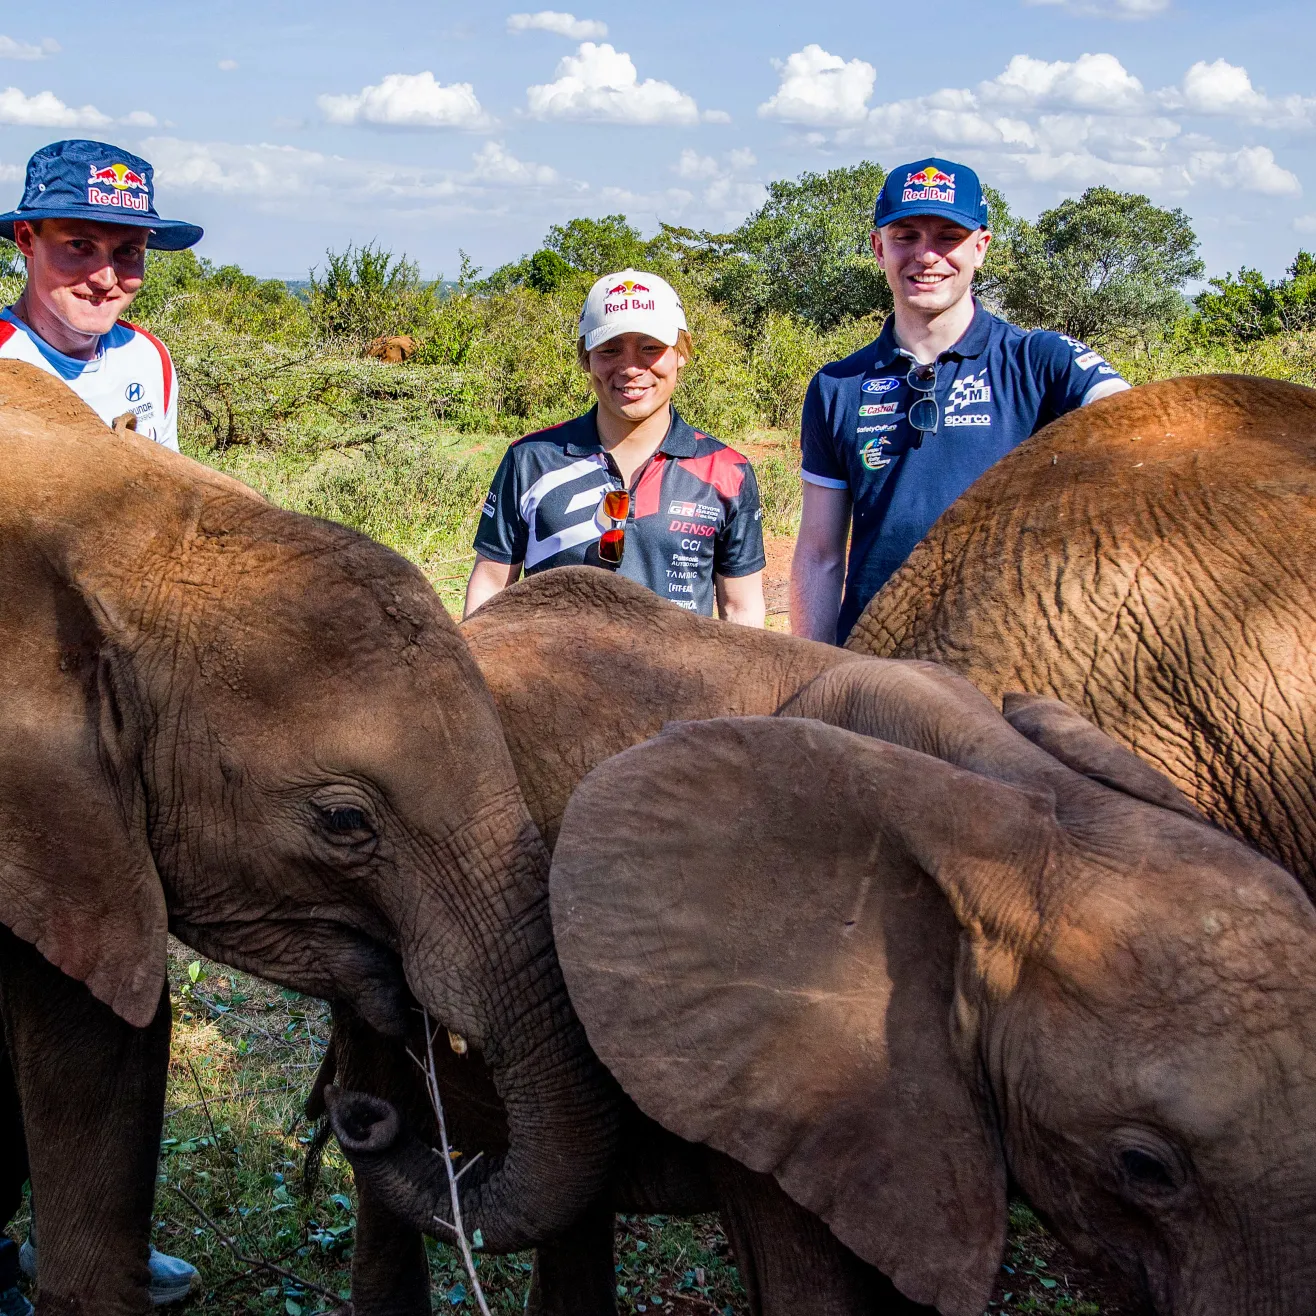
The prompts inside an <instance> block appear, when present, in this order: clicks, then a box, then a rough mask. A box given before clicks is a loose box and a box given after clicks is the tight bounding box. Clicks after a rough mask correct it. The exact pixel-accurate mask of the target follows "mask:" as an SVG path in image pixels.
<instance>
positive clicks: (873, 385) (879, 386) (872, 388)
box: [864, 379, 900, 393]
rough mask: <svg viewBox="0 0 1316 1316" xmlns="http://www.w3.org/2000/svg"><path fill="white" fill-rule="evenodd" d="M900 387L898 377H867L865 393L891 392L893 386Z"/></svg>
mask: <svg viewBox="0 0 1316 1316" xmlns="http://www.w3.org/2000/svg"><path fill="white" fill-rule="evenodd" d="M899 387H900V380H898V379H865V380H864V392H865V393H890V392H891V390H892V389H893V388H899Z"/></svg>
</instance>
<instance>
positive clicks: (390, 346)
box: [366, 334, 416, 366]
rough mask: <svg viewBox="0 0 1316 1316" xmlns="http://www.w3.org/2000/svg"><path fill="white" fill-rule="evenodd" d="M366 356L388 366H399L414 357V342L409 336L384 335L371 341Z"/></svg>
mask: <svg viewBox="0 0 1316 1316" xmlns="http://www.w3.org/2000/svg"><path fill="white" fill-rule="evenodd" d="M366 355H367V356H372V357H374V358H375V359H376V360H377V361H383V362H386V363H387V364H388V365H394V366H396V365H401V364H402V362H404V361H409V360H410V359H411V358H412V357H413V356H415V355H416V340H415V339H414V338H413V337H412V336H411V335H410V334H392V335H389V334H385V335H384V336H383V337H381V338H375V339H372V340H371V343H370V346H369V347H367V348H366Z"/></svg>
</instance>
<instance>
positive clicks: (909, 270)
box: [872, 215, 992, 317]
mask: <svg viewBox="0 0 1316 1316" xmlns="http://www.w3.org/2000/svg"><path fill="white" fill-rule="evenodd" d="M991 240H992V235H991V234H990V233H989V232H988V231H987V230H986V229H985V228H980V229H967V228H965V227H964V226H963V225H962V224H957V223H955V221H954V220H951V219H943V218H940V217H939V216H937V215H914V216H911V217H910V218H908V219H897V220H895V221H894V222H893V223H890V224H887V225H886V226H885V227H884V228H881V229H875V230H874V232H873V236H872V243H873V255H874V256H876V257H877V263H878V264H879V265H880V266H881V267H882V269H883V270H884V271H885V272H886V277H887V282H888V283H889V284H890V285H891V294H892V296H893V297H894V298H895V301H896V305H897V306H901V307H904V308H905V309H907V310H910V311H913V312H914V313H915V314H917V315H920V316H925V317H932V316H935V315H940V314H941V313H942V312H943V311H946V310H949V309H950V308H951V307H952V306H954V305H956V304H957V303H958V302H959V301H961V300H962V299H963V298H964V297H965V296H967V295H968V292H969V289H970V287H971V286H972V285H973V276H974V274H975V273H976V272H977V271H978V270H979V269H980V268H981V266H982V263H983V261H984V260H985V259H986V257H987V247H988V246H989V244H990V243H991Z"/></svg>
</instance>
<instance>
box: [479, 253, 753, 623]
mask: <svg viewBox="0 0 1316 1316" xmlns="http://www.w3.org/2000/svg"><path fill="white" fill-rule="evenodd" d="M576 351H577V356H578V358H579V360H580V364H581V368H582V369H583V370H585V371H586V372H587V373H588V375H589V378H590V384H591V386H592V387H593V389H594V395H595V398H596V399H597V402H596V404H595V405H594V406H593V407H592V408H591V409H590V410H589V411H588V412H586V413H585V415H583V416H578V417H577V418H576V419H575V420H571V421H567V422H566V424H563V425H557V426H554V427H553V428H552V429H547V430H541V431H539V432H538V433H537V434H529V435H527V436H526V437H525V438H523V439H518V440H517V442H515V443H514V444H512V446H511V447H510V448H508V450H507V452H506V454H505V455H504V457H503V460H502V463H501V465H500V466H499V467H498V472H497V474H496V475H495V476H494V480H493V485H492V487H491V488H490V490H489V496H488V498H487V499H486V500H485V504H484V510H483V514H482V515H481V517H480V526H479V529H478V530H477V532H476V535H475V552H476V556H475V567H474V569H473V570H472V571H471V578H470V581H469V582H468V583H467V586H466V615H467V616H469V615H470V614H471V613H472V612H474V611H475V609H476V608H478V607H479V606H480V604H482V603H484V602H486V601H487V600H488V599H490V598H492V597H493V596H494V595H495V594H497V593H498V592H499V590H502V589H505V588H506V587H507V586H508V585H510V584H512V582H513V581H515V580H516V579H517V577H518V576H520V574H521V572H522V571H524V572H525V573H526V574H527V575H531V574H533V573H534V572H537V571H546V570H548V569H549V568H550V567H561V566H573V565H592V566H600V567H605V568H609V569H612V570H615V571H617V572H618V574H619V575H623V576H626V577H627V578H628V579H630V580H634V581H636V582H638V583H639V584H641V585H645V586H647V587H648V588H649V589H651V590H653V592H654V593H655V594H657V595H658V596H659V598H664V599H667V600H668V601H670V602H672V603H675V604H677V606H678V607H682V608H686V609H688V610H689V611H691V612H698V613H702V614H704V615H705V616H711V615H712V613H713V609H714V604H716V607H717V612H718V615H719V616H720V617H723V618H725V619H726V620H728V621H734V622H739V623H740V624H741V625H744V626H762V625H763V621H764V613H765V609H764V603H763V567H764V564H765V558H764V554H763V526H762V510H761V508H760V506H759V490H758V481H757V480H756V479H755V478H754V470H753V467H751V466H750V464H749V460H748V459H747V458H745V457H743V456H742V455H741V454H740V453H738V452H736V451H734V450H733V449H731V448H728V447H727V446H726V445H725V444H724V443H720V442H719V441H718V440H717V439H714V438H711V437H710V436H709V435H707V434H702V433H700V432H699V431H698V430H696V429H693V428H692V427H691V426H690V425H688V424H686V422H685V421H684V420H682V419H681V417H680V416H679V415H678V414H677V411H676V408H675V407H673V406H672V402H671V399H672V394H673V392H674V391H675V390H676V386H677V383H678V381H679V379H680V376H681V370H682V369H683V367H684V366H685V364H686V363H687V362H688V361H689V359H690V355H691V351H692V344H691V340H690V333H689V330H688V328H687V327H686V321H685V312H684V310H683V309H682V307H681V299H680V298H679V297H678V296H677V294H676V290H675V289H674V288H673V287H672V286H671V285H670V284H669V283H667V282H666V281H665V280H663V279H660V278H659V277H658V276H657V275H655V274H645V273H643V272H642V271H639V270H622V271H621V272H620V273H618V274H609V275H606V276H605V277H604V278H602V279H599V280H598V282H597V283H595V284H594V286H593V287H592V288H591V289H590V293H589V297H588V298H587V299H586V301H585V308H584V310H583V311H582V312H581V316H580V327H579V331H578V337H577V342H576Z"/></svg>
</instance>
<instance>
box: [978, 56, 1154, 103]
mask: <svg viewBox="0 0 1316 1316" xmlns="http://www.w3.org/2000/svg"><path fill="white" fill-rule="evenodd" d="M978 94H979V96H980V97H981V98H982V100H983V101H985V102H986V103H988V104H994V105H1002V106H1011V107H1019V108H1024V109H1033V108H1041V107H1043V106H1055V107H1063V108H1065V109H1075V110H1096V111H1100V112H1103V113H1111V112H1115V111H1121V110H1123V111H1136V110H1139V109H1141V108H1142V106H1143V104H1144V102H1145V101H1146V92H1144V91H1143V87H1142V83H1141V82H1139V81H1138V79H1137V78H1135V77H1134V76H1133V75H1132V74H1131V73H1129V72H1128V71H1127V70H1126V69H1125V67H1124V65H1123V64H1121V63H1120V62H1119V60H1117V59H1116V58H1115V56H1114V55H1080V56H1079V57H1078V59H1076V60H1074V61H1073V62H1072V63H1067V62H1065V61H1064V60H1056V61H1055V62H1054V63H1047V62H1046V61H1045V60H1041V59H1033V58H1031V56H1028V55H1016V56H1015V57H1014V58H1013V59H1012V60H1011V61H1010V62H1009V64H1007V65H1006V66H1005V72H1003V73H1001V74H999V75H998V76H997V77H995V78H992V79H991V80H990V81H989V82H982V83H979V84H978Z"/></svg>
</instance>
